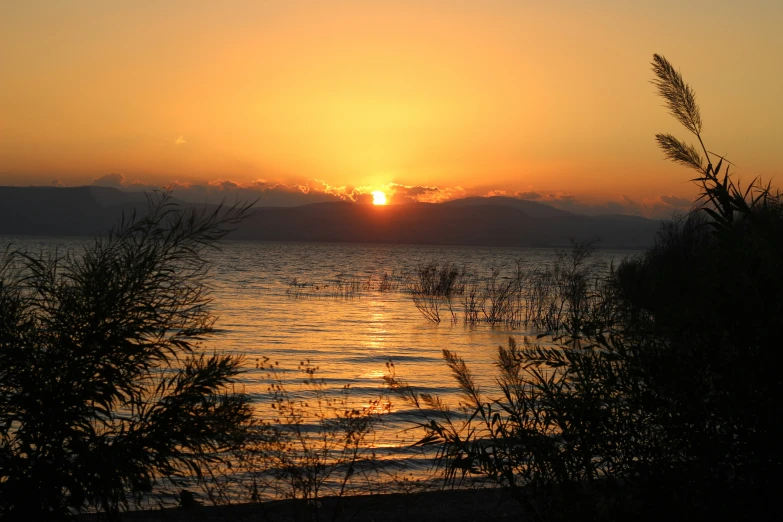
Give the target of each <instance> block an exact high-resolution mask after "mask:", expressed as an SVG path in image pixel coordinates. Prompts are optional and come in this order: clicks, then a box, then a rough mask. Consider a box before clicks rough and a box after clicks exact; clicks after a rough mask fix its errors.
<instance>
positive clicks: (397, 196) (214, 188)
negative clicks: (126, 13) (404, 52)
mask: <svg viewBox="0 0 783 522" xmlns="http://www.w3.org/2000/svg"><path fill="white" fill-rule="evenodd" d="M55 181H57V180H55ZM52 184H55V182H52ZM93 184H94V185H101V186H106V187H114V188H118V189H124V190H127V191H142V190H147V191H149V190H155V189H160V187H158V186H154V185H147V184H145V183H143V182H141V181H133V182H128V181H127V180H126V178H125V177H124V176H123V175H122V174H117V173H111V174H107V175H105V176H101V177H99V178H95V179H94V180H93ZM168 188H170V189H171V190H172V191H173V193H174V196H175V197H176V198H179V199H181V200H184V201H189V202H193V203H215V204H216V203H221V202H223V201H225V202H229V203H233V202H235V201H240V202H255V204H256V205H257V206H277V207H292V206H299V205H307V204H311V203H325V202H339V201H345V202H353V203H361V204H369V203H372V192H373V191H375V190H382V191H383V192H385V193H386V195H387V197H388V198H389V202H390V203H393V204H401V203H442V202H444V201H450V200H453V199H459V198H463V197H467V196H481V195H482V194H483V195H484V196H485V197H489V196H506V197H516V198H519V199H524V200H529V201H537V202H539V203H544V204H547V205H551V206H553V207H555V208H559V209H561V210H567V211H569V212H574V213H576V214H586V215H599V214H625V215H637V216H644V217H648V218H655V219H659V218H660V219H667V218H670V217H672V215H673V214H674V213H678V212H679V213H683V212H687V211H688V210H690V209H691V208H692V205H693V204H692V202H691V200H690V199H687V198H682V197H679V196H675V195H671V194H666V195H658V196H650V197H645V198H632V197H629V196H628V195H625V194H620V195H617V196H615V197H614V198H612V199H609V200H605V201H600V202H595V201H585V200H584V199H582V198H581V197H580V196H578V195H576V194H572V193H569V192H562V191H545V190H534V189H533V187H528V189H527V190H520V191H516V192H511V191H510V190H508V189H507V188H494V189H493V188H487V187H484V188H482V189H481V191H479V189H465V188H463V187H461V186H454V187H443V186H435V185H403V184H401V183H389V184H387V185H381V186H357V187H348V186H345V185H331V184H329V183H328V182H327V181H325V180H322V179H318V178H310V179H307V180H306V181H304V182H301V183H293V184H290V185H287V184H284V183H274V182H270V181H268V180H266V179H263V178H258V179H256V180H255V181H252V182H249V183H239V182H236V181H233V180H231V179H222V178H218V179H215V180H212V181H210V182H207V183H191V182H187V181H175V182H173V183H171V184H170V185H168Z"/></svg>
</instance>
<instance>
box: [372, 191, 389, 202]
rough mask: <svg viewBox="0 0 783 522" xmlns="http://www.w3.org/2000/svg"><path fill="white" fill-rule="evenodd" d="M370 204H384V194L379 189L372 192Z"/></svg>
mask: <svg viewBox="0 0 783 522" xmlns="http://www.w3.org/2000/svg"><path fill="white" fill-rule="evenodd" d="M372 204H373V205H385V204H386V194H384V193H383V192H381V191H380V190H376V191H375V192H373V193H372Z"/></svg>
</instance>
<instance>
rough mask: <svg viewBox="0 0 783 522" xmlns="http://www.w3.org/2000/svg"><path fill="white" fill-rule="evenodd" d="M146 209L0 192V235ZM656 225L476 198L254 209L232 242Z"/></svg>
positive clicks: (620, 233)
mask: <svg viewBox="0 0 783 522" xmlns="http://www.w3.org/2000/svg"><path fill="white" fill-rule="evenodd" d="M146 205H147V203H146V198H145V196H144V194H141V193H133V192H125V191H121V190H117V189H114V188H108V187H94V186H90V187H69V188H55V187H0V235H34V236H41V235H48V236H94V235H97V234H101V233H105V232H106V231H107V230H108V229H109V228H110V227H111V226H112V225H114V224H115V223H117V221H118V220H119V219H120V217H121V216H122V215H123V214H124V215H125V216H128V215H130V214H131V213H133V212H137V213H143V212H144V210H145V209H146ZM191 205H193V206H194V207H197V208H205V207H206V208H207V209H208V210H211V209H214V206H213V205H206V206H205V205H203V204H202V205H198V204H191ZM658 226H659V222H658V221H654V220H649V219H645V218H641V217H636V216H622V215H604V216H584V215H580V214H574V213H571V212H567V211H564V210H559V209H556V208H553V207H551V206H549V205H546V204H543V203H539V202H535V201H525V200H520V199H515V198H508V197H490V198H480V197H471V198H465V199H461V200H454V201H449V202H447V203H440V204H434V203H410V204H405V205H388V206H372V205H361V204H356V203H347V202H336V203H335V202H330V203H314V204H310V205H303V206H299V207H257V208H255V209H254V212H253V214H252V215H251V216H250V217H248V218H247V219H246V220H245V221H243V222H242V223H241V225H240V226H239V227H238V228H237V229H236V230H235V231H233V232H232V233H231V234H230V235H229V236H228V237H229V238H231V239H241V240H261V241H316V242H361V243H409V244H430V245H485V246H564V245H568V244H569V243H570V241H571V240H572V239H574V240H598V241H599V243H598V245H599V246H601V247H606V248H643V247H647V246H649V245H651V244H652V240H653V238H654V236H655V233H656V231H657V230H658Z"/></svg>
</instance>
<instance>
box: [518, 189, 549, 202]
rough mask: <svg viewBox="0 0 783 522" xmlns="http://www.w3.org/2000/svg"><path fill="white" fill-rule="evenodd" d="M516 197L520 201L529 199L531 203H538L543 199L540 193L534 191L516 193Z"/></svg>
mask: <svg viewBox="0 0 783 522" xmlns="http://www.w3.org/2000/svg"><path fill="white" fill-rule="evenodd" d="M514 195H515V196H516V197H518V198H519V199H527V200H530V201H537V200H539V199H541V198H542V197H543V196H541V194H539V193H538V192H533V191H532V190H529V191H525V192H523V191H519V192H515V193H514Z"/></svg>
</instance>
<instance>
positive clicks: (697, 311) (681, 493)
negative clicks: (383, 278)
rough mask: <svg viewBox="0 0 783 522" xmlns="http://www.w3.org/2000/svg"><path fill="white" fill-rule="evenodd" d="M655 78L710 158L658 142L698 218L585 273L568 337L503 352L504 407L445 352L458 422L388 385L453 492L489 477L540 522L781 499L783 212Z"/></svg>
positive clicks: (662, 73) (743, 508)
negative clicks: (593, 277)
mask: <svg viewBox="0 0 783 522" xmlns="http://www.w3.org/2000/svg"><path fill="white" fill-rule="evenodd" d="M653 69H654V72H655V74H656V80H655V82H654V83H655V85H656V86H657V87H658V90H659V94H661V96H663V97H664V99H665V100H666V102H667V105H668V107H669V110H670V112H671V113H672V114H673V115H674V116H675V117H676V118H677V119H678V121H680V122H681V123H682V124H683V125H684V126H685V127H686V129H688V130H689V131H690V132H691V133H692V134H693V135H694V136H695V137H696V138H697V140H698V142H699V144H700V147H699V148H700V149H701V150H699V149H697V148H696V147H694V146H692V145H690V144H687V143H685V142H683V141H680V140H679V139H677V138H675V137H674V136H672V135H669V134H666V135H658V136H657V140H658V142H659V144H660V146H661V147H662V148H663V150H664V152H665V153H666V155H667V156H668V157H669V158H670V159H672V160H674V161H676V162H678V163H681V164H684V165H686V166H689V167H691V168H693V169H695V170H696V171H697V172H698V173H699V175H698V177H697V178H696V179H695V180H694V181H695V182H696V183H698V184H699V186H700V187H701V189H702V193H701V197H700V199H699V201H700V206H699V207H698V208H697V209H695V210H694V211H692V212H691V213H690V214H689V215H687V216H685V217H683V218H679V219H675V220H674V221H672V222H670V223H666V224H664V225H663V227H662V228H661V231H660V233H659V234H658V237H657V239H656V243H655V246H654V247H653V248H651V249H650V250H649V251H647V252H646V253H645V254H644V255H643V256H640V257H639V258H636V259H630V260H626V261H624V262H623V263H621V264H620V266H619V267H618V268H617V270H615V271H613V272H612V273H611V274H610V275H609V277H607V278H606V279H605V280H604V281H603V282H602V283H601V284H599V285H597V286H596V287H595V288H594V289H592V290H591V287H590V286H589V285H586V284H581V283H579V282H580V281H582V278H581V277H580V276H579V273H578V271H577V272H575V273H574V274H572V276H573V277H572V280H573V281H574V282H575V285H574V286H573V287H572V289H571V290H572V291H571V292H570V294H568V295H570V297H569V299H570V300H571V302H572V303H573V304H572V306H569V307H568V308H567V309H565V310H564V313H563V314H548V316H549V317H550V318H556V321H555V323H557V324H553V325H551V327H548V328H547V329H548V330H550V331H556V332H560V333H559V334H558V335H557V336H555V337H554V338H550V339H544V341H541V342H540V343H538V344H537V343H533V342H530V341H529V340H526V341H525V343H524V345H523V346H522V347H519V346H517V344H516V343H515V342H514V341H513V340H510V342H509V346H508V348H504V347H501V348H500V350H499V352H498V357H497V365H498V370H499V374H498V377H497V382H498V385H499V393H498V394H496V395H494V396H493V395H488V394H486V393H484V392H483V391H482V390H480V389H479V388H478V387H477V386H476V384H475V381H474V379H473V376H472V374H471V372H470V369H469V368H468V367H467V366H466V365H465V363H464V362H463V361H462V359H460V358H459V357H458V356H457V355H456V354H454V353H452V352H450V351H448V350H444V357H445V359H446V362H447V364H448V365H449V367H450V368H451V370H452V372H453V373H454V375H455V378H456V380H457V382H458V383H459V386H460V389H461V390H462V391H463V394H464V396H465V401H464V403H463V405H462V407H461V411H458V412H454V411H452V410H449V409H448V408H447V407H446V406H445V405H443V404H442V403H441V402H440V401H438V400H437V398H434V397H429V396H426V395H421V394H417V393H416V391H415V390H412V389H410V388H409V387H407V386H405V385H404V384H403V383H401V382H399V381H397V380H396V379H395V378H394V377H393V376H392V377H390V378H389V383H390V384H391V385H392V386H393V387H395V388H396V389H398V390H399V391H401V394H402V396H404V397H406V398H407V399H408V400H409V401H410V402H412V403H413V404H414V405H416V406H418V407H419V408H420V411H421V412H422V414H424V418H423V420H422V421H421V422H420V426H421V428H422V429H423V430H424V437H423V438H422V440H421V441H420V444H423V445H424V444H438V445H439V448H440V449H439V465H441V466H443V467H444V470H445V473H446V476H447V477H448V478H450V479H452V480H457V479H459V478H460V477H464V476H468V475H471V474H473V475H482V476H487V477H490V478H492V479H494V480H495V481H497V482H498V483H500V484H502V485H503V486H505V487H508V488H509V489H510V491H511V492H512V494H513V495H514V496H515V498H517V499H518V500H520V501H521V502H523V503H524V504H525V505H526V506H527V508H528V511H529V513H530V514H531V515H538V516H539V517H540V518H543V519H573V518H574V517H579V518H580V519H618V518H628V519H656V520H658V519H661V517H667V518H672V517H674V518H677V519H691V520H694V519H711V518H716V517H720V518H726V517H732V518H738V519H748V518H753V517H755V516H757V515H759V514H761V513H763V512H764V511H765V509H766V508H768V507H769V506H770V505H773V503H774V502H775V501H776V498H777V492H778V490H779V488H778V486H777V484H778V482H779V476H780V472H781V471H782V470H783V469H782V468H783V466H782V465H781V464H782V463H783V455H782V454H781V453H782V451H781V447H780V443H779V441H780V440H781V436H783V428H782V427H781V426H783V424H782V423H780V417H781V413H783V412H781V403H780V400H779V398H780V397H781V392H783V379H781V377H780V372H781V364H780V356H779V355H778V345H779V344H780V340H779V338H780V335H779V332H780V324H781V317H783V200H781V197H780V194H779V193H773V192H772V191H771V189H770V186H769V185H767V186H764V185H762V184H761V183H760V182H759V181H758V180H753V181H751V182H750V183H749V184H748V185H747V186H746V187H745V188H741V186H740V185H739V182H735V180H733V179H732V177H731V176H730V175H729V172H728V166H729V163H728V161H726V160H725V159H724V158H720V157H715V155H713V154H710V153H709V152H708V151H707V149H706V147H705V146H704V144H703V140H702V137H701V127H702V122H701V116H700V113H699V108H698V105H697V104H696V101H695V95H694V94H693V91H692V90H691V88H690V87H689V86H688V85H687V84H686V83H685V82H684V81H683V79H682V77H681V76H680V74H679V73H678V72H677V71H676V70H675V69H674V68H673V67H672V66H671V64H669V62H668V61H666V59H665V58H663V57H660V56H658V55H655V57H654V59H653ZM702 153H703V154H704V157H702V155H701V154H702ZM711 157H712V158H715V159H716V160H718V161H717V165H715V166H713V164H712V162H711V161H710V159H709V158H711ZM705 163H706V165H705ZM724 166H725V169H724V168H723V167H724ZM542 291H543V290H542ZM582 302H584V303H592V304H591V305H590V307H589V308H588V310H590V313H581V312H580V310H582V307H581V306H580V305H579V303H582ZM542 310H543V308H542ZM542 315H547V314H546V313H544V312H542ZM433 412H434V413H433Z"/></svg>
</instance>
